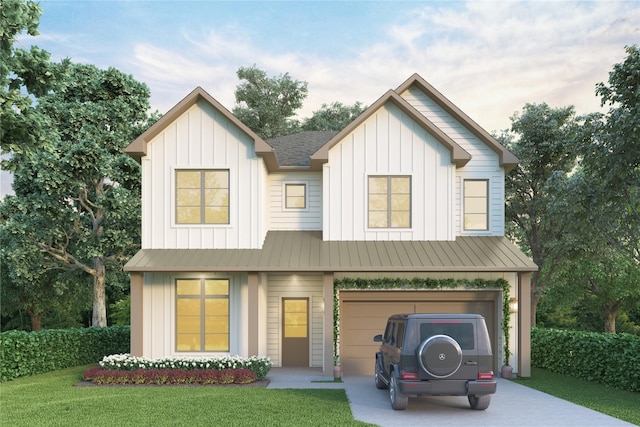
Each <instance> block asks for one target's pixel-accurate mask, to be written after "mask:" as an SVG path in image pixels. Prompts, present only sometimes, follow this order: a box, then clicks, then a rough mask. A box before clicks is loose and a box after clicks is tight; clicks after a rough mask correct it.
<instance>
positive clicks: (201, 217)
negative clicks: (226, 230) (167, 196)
mask: <svg viewBox="0 0 640 427" xmlns="http://www.w3.org/2000/svg"><path fill="white" fill-rule="evenodd" d="M176 223H177V224H229V171H228V170H184V169H183V170H176Z"/></svg>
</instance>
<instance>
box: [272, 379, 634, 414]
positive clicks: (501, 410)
mask: <svg viewBox="0 0 640 427" xmlns="http://www.w3.org/2000/svg"><path fill="white" fill-rule="evenodd" d="M267 378H268V379H269V380H270V381H271V382H270V384H269V385H268V386H267V388H334V389H335V388H344V389H345V391H346V393H347V397H348V399H349V403H350V405H351V412H352V413H353V417H354V418H355V419H356V420H360V421H364V422H367V423H371V424H375V425H378V426H380V427H387V426H389V427H396V426H412V427H413V426H439V427H440V426H465V427H467V426H488V427H501V426H504V427H512V426H544V427H553V426H558V427H570V426H579V427H590V426H594V427H616V426H620V427H623V426H633V424H630V423H627V422H625V421H622V420H619V419H617V418H613V417H610V416H608V415H604V414H601V413H600V412H597V411H593V410H591V409H587V408H585V407H583V406H579V405H575V404H573V403H570V402H567V401H566V400H562V399H558V398H557V397H553V396H551V395H548V394H546V393H542V392H539V391H537V390H534V389H531V388H529V387H525V386H522V385H520V384H517V383H514V382H512V381H508V380H504V379H502V378H499V379H498V391H497V393H496V394H495V395H493V396H492V399H491V406H489V408H488V409H487V410H486V411H474V410H471V409H470V408H469V403H468V402H467V398H466V397H459V396H454V397H439V396H433V397H419V398H410V399H409V406H408V408H407V409H406V410H404V411H394V410H393V409H391V406H390V404H389V392H388V390H378V389H376V387H375V386H374V384H373V377H369V376H345V377H344V378H343V382H342V383H335V382H332V378H330V377H325V376H322V370H321V369H316V368H300V369H290V368H272V369H271V371H270V372H269V375H267Z"/></svg>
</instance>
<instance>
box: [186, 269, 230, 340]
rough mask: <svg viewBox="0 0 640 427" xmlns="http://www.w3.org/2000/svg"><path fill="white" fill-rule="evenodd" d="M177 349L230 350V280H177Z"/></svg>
mask: <svg viewBox="0 0 640 427" xmlns="http://www.w3.org/2000/svg"><path fill="white" fill-rule="evenodd" d="M176 350H177V351H229V280H227V279H178V280H176Z"/></svg>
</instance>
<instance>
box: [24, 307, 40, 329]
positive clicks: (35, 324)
mask: <svg viewBox="0 0 640 427" xmlns="http://www.w3.org/2000/svg"><path fill="white" fill-rule="evenodd" d="M27 314H28V315H29V319H31V330H32V331H33V332H36V331H39V330H41V329H42V317H43V316H44V312H42V311H41V312H39V313H34V312H33V310H31V309H28V310H27Z"/></svg>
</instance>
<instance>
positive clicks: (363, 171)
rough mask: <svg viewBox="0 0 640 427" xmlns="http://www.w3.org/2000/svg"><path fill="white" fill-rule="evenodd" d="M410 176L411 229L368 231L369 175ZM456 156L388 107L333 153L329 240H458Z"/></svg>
mask: <svg viewBox="0 0 640 427" xmlns="http://www.w3.org/2000/svg"><path fill="white" fill-rule="evenodd" d="M369 175H409V176H411V186H412V194H411V204H412V207H411V212H412V217H411V228H409V229H371V228H368V227H367V191H368V190H367V177H368V176H369ZM454 187H455V166H454V165H453V164H452V163H451V153H450V151H449V150H448V149H447V148H445V147H444V146H443V145H442V144H440V143H439V142H438V141H437V140H436V139H435V138H433V136H431V135H430V134H429V133H428V132H427V131H425V130H424V129H423V128H421V127H420V126H419V125H417V124H416V123H415V122H414V121H413V120H412V119H411V118H410V117H409V116H408V115H407V114H405V113H404V112H402V111H401V110H400V109H398V108H397V107H396V106H395V105H393V104H392V103H387V104H386V105H385V106H383V107H382V108H380V109H379V110H378V111H377V112H376V113H375V114H373V115H372V116H371V117H369V118H368V119H367V120H366V121H365V122H364V123H362V125H360V126H359V127H358V128H356V129H355V130H354V131H353V132H351V133H350V134H349V135H347V136H346V137H345V138H344V139H343V140H342V141H341V142H339V143H338V144H336V145H335V146H334V147H333V148H332V149H331V150H330V151H329V161H328V163H327V164H325V165H324V170H323V200H324V206H323V232H324V233H323V238H324V240H453V239H454V238H455V219H454V215H453V209H454V206H455V201H454V197H455V189H454Z"/></svg>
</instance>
